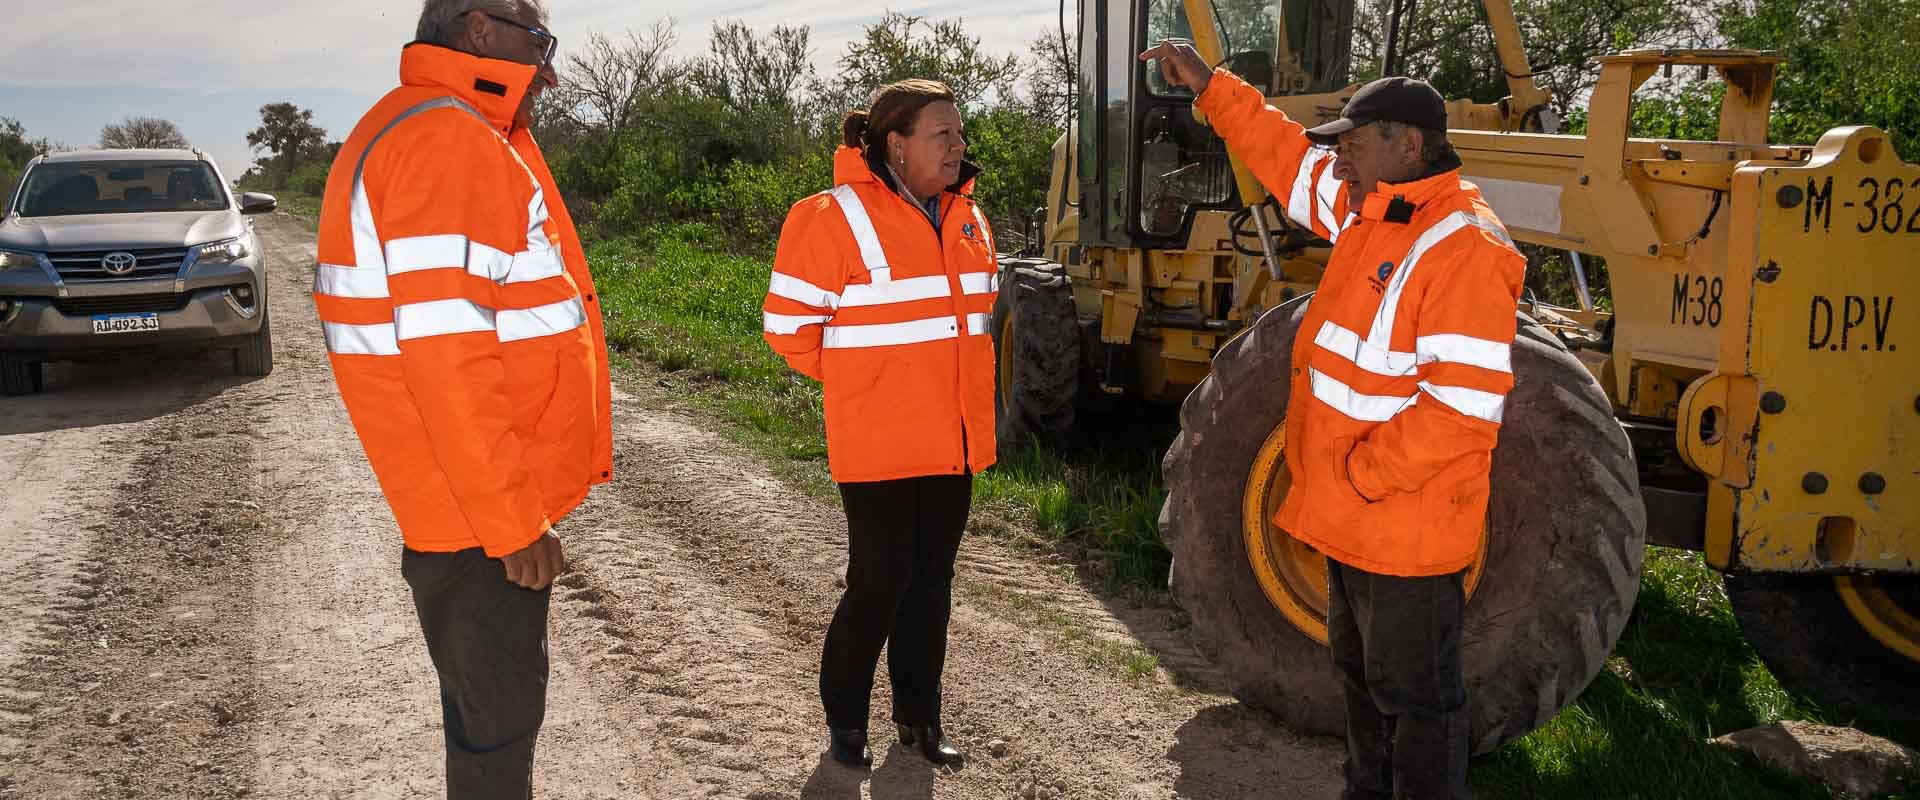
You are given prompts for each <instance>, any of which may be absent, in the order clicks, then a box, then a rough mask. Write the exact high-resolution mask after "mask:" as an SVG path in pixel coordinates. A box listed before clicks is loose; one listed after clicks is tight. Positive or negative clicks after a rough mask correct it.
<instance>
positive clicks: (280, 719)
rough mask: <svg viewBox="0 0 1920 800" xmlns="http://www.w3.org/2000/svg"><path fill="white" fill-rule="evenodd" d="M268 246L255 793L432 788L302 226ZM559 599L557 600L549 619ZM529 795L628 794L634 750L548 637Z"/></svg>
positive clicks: (420, 698) (434, 721) (573, 660)
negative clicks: (614, 732)
mask: <svg viewBox="0 0 1920 800" xmlns="http://www.w3.org/2000/svg"><path fill="white" fill-rule="evenodd" d="M262 233H263V236H264V237H265V238H266V242H267V245H268V249H269V250H270V251H271V252H273V253H275V254H276V257H275V258H276V265H277V266H279V267H280V270H279V272H278V275H279V276H280V278H281V279H280V280H277V281H276V283H275V290H276V291H277V292H278V301H279V305H278V307H277V310H276V312H275V314H276V317H275V321H276V325H277V329H276V337H277V338H276V345H277V348H278V352H277V353H276V355H275V359H276V371H275V375H274V377H275V378H276V379H278V380H280V381H281V382H282V388H281V390H280V391H279V392H278V393H277V394H276V395H275V396H272V397H268V398H262V401H261V408H260V413H261V415H262V423H261V428H262V431H263V432H264V433H265V434H266V436H267V439H268V440H269V441H272V442H274V443H275V445H274V447H272V448H270V449H269V450H268V451H267V452H264V453H262V454H261V457H260V459H259V464H258V466H259V471H260V477H261V481H262V483H263V486H264V487H265V492H266V493H267V494H268V495H269V496H271V497H273V498H274V502H273V503H272V504H271V505H270V506H269V507H268V510H267V514H268V518H269V520H270V521H271V525H272V527H273V528H274V529H275V531H276V532H277V535H276V536H275V537H274V539H273V540H272V541H270V542H267V543H264V546H263V547H262V549H261V551H260V552H259V553H258V554H257V556H256V561H255V564H254V568H253V575H252V578H253V580H252V594H253V604H254V607H255V609H256V613H255V615H254V622H253V626H252V629H251V630H250V632H249V639H250V641H251V643H252V648H253V652H254V654H255V657H256V663H257V664H258V667H257V669H258V673H257V676H256V681H257V684H258V685H259V687H260V689H259V692H258V701H259V702H258V705H259V706H260V708H261V716H262V726H261V728H260V730H259V731H258V733H257V734H256V735H255V736H253V737H252V743H251V747H252V754H251V755H252V760H253V765H254V780H255V782H256V784H257V787H258V794H259V796H263V797H272V798H276V800H278V799H279V798H287V799H288V800H301V799H304V798H315V799H316V800H317V799H318V798H334V797H342V798H356V800H357V799H358V798H428V797H442V796H444V795H445V790H444V788H443V783H442V775H443V753H444V745H443V743H442V740H441V735H440V705H439V701H438V700H439V688H438V683H437V680H436V678H435V676H434V673H433V666H432V662H431V660H430V659H429V658H428V657H427V650H426V642H425V640H424V639H422V638H421V634H420V628H419V623H418V620H417V618H416V617H415V615H414V610H413V604H412V596H411V594H410V593H409V591H408V589H407V587H406V582H405V581H404V580H403V579H402V578H401V576H400V553H401V544H400V536H399V532H398V530H397V529H396V528H395V526H394V522H393V516H392V513H391V512H390V511H389V510H388V508H387V505H386V501H385V498H384V496H383V495H382V494H381V493H380V488H379V484H378V482H377V481H376V480H375V479H374V476H373V471H372V469H371V468H370V467H369V466H368V465H367V462H366V458H365V455H364V453H363V451H362V449H361V447H360V443H359V439H358V438H357V436H356V435H355V434H354V431H353V428H352V424H351V422H350V420H349V419H348V417H347V414H346V409H345V407H344V406H343V405H342V404H341V402H340V399H339V393H338V391H337V390H336V389H335V386H334V382H333V376H332V372H331V368H330V366H329V364H328V362H327V356H326V348H325V346H324V344H323V343H322V341H321V339H320V335H319V328H320V326H319V322H318V320H317V319H316V318H315V317H314V314H313V309H312V305H311V303H310V302H309V301H308V300H307V298H306V296H305V294H306V291H307V288H308V287H309V286H310V285H311V281H312V275H313V272H312V265H313V255H314V244H313V237H312V234H309V233H306V232H305V231H302V230H300V229H298V228H297V227H295V226H294V225H293V223H292V222H291V221H290V220H286V218H285V217H278V218H276V224H274V225H271V226H267V225H263V226H262ZM560 611H561V608H560V606H559V604H558V603H557V602H556V604H555V607H554V612H555V616H556V618H557V617H558V616H559V614H560ZM549 644H550V647H551V650H552V661H553V665H552V670H551V674H550V677H549V686H548V713H547V724H546V726H545V728H544V729H543V731H542V733H541V739H540V747H539V749H538V751H537V754H536V757H537V759H538V765H537V769H538V772H537V773H536V774H537V776H538V785H539V786H540V787H541V791H540V794H541V796H542V797H551V798H569V799H573V798H577V799H579V800H587V799H588V798H594V799H599V798H608V799H611V798H639V797H643V796H642V795H636V794H635V793H633V792H631V791H629V790H628V789H629V787H630V786H631V785H632V784H633V783H634V782H635V779H634V778H633V777H632V775H631V772H632V770H633V764H634V762H635V759H634V757H633V755H632V754H631V753H629V752H628V751H626V750H625V749H623V748H622V747H621V745H622V740H620V739H619V738H618V737H610V736H608V735H607V732H606V730H605V725H606V720H605V718H606V717H607V712H606V711H605V710H604V709H602V708H599V707H597V706H595V705H593V704H592V702H591V696H590V693H589V692H588V691H587V689H586V686H585V684H586V681H587V675H586V674H584V672H583V670H582V669H580V667H579V664H580V663H581V660H580V659H579V658H577V657H576V656H575V654H574V652H573V648H572V645H571V643H562V642H559V641H552V640H550V642H549Z"/></svg>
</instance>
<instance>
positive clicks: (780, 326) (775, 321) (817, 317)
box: [760, 311, 833, 336]
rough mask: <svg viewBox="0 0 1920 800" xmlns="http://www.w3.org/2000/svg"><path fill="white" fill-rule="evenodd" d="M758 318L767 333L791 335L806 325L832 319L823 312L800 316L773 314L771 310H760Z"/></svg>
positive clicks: (822, 322) (818, 323)
mask: <svg viewBox="0 0 1920 800" xmlns="http://www.w3.org/2000/svg"><path fill="white" fill-rule="evenodd" d="M760 318H761V319H760V321H761V324H762V326H763V327H765V328H766V331H767V333H772V334H778V335H781V336H792V335H793V334H795V333H798V332H799V331H800V329H801V328H804V327H806V326H808V325H820V324H824V323H825V322H826V321H827V320H830V319H833V318H832V317H829V316H827V315H825V314H814V315H809V316H800V315H795V314H775V313H773V312H771V311H762V312H760Z"/></svg>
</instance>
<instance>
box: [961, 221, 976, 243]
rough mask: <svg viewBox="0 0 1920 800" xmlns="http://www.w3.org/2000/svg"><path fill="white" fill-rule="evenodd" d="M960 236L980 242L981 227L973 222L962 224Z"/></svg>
mask: <svg viewBox="0 0 1920 800" xmlns="http://www.w3.org/2000/svg"><path fill="white" fill-rule="evenodd" d="M960 235H961V236H965V237H967V238H969V239H972V240H974V241H976V242H977V241H980V226H978V225H975V224H973V223H971V222H967V223H962V224H961V225H960Z"/></svg>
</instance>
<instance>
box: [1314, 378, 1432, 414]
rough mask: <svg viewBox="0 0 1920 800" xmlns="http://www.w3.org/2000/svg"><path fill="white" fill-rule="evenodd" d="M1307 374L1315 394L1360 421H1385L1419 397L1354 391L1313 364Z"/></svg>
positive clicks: (1334, 407) (1321, 400) (1405, 408)
mask: <svg viewBox="0 0 1920 800" xmlns="http://www.w3.org/2000/svg"><path fill="white" fill-rule="evenodd" d="M1307 376H1308V378H1309V379H1311V381H1312V383H1313V396H1314V397H1316V398H1319V400H1320V402H1322V403H1326V404H1327V405H1329V406H1332V407H1333V410H1335V411H1338V412H1340V413H1342V414H1345V415H1347V416H1349V417H1352V418H1354V419H1357V420H1360V421H1361V422H1386V421H1387V420H1390V419H1393V418H1394V417H1395V416H1397V415H1398V414H1399V413H1400V412H1402V411H1405V410H1407V409H1408V408H1411V407H1412V406H1413V404H1414V403H1415V402H1416V401H1417V400H1418V398H1419V395H1414V396H1411V397H1398V396H1394V395H1372V394H1361V393H1359V392H1356V391H1354V390H1353V387H1351V386H1348V385H1346V384H1344V383H1341V382H1340V381H1338V380H1335V379H1334V378H1333V377H1331V376H1329V375H1327V374H1326V373H1324V372H1321V371H1320V370H1317V369H1314V368H1312V367H1308V368H1307ZM1423 385H1424V384H1423Z"/></svg>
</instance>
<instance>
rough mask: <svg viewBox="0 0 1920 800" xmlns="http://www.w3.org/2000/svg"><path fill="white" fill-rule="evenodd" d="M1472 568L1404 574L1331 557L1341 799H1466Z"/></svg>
mask: <svg viewBox="0 0 1920 800" xmlns="http://www.w3.org/2000/svg"><path fill="white" fill-rule="evenodd" d="M1464 578H1465V573H1454V574H1452V575H1436V576H1433V577H1424V578H1401V577H1396V576H1392V575H1379V574H1375V573H1371V572H1367V571H1365V570H1360V569H1355V568H1354V567H1350V566H1347V565H1344V564H1340V563H1338V562H1335V561H1331V560H1329V561H1328V562H1327V584H1328V587H1327V588H1328V589H1329V592H1330V595H1331V596H1330V597H1329V598H1328V599H1329V601H1330V602H1329V604H1328V609H1327V639H1328V643H1329V644H1330V645H1331V646H1332V648H1333V664H1334V666H1335V667H1336V668H1338V669H1339V670H1340V676H1341V679H1342V682H1343V683H1345V685H1346V695H1347V763H1346V778H1347V789H1346V792H1345V794H1343V795H1342V797H1344V798H1349V800H1373V799H1374V798H1381V799H1382V800H1384V798H1389V797H1391V798H1396V799H1398V798H1406V799H1407V800H1427V799H1428V798H1435V799H1436V800H1439V799H1445V798H1467V797H1471V796H1472V795H1471V793H1470V792H1469V791H1468V789H1467V744H1468V743H1467V735H1468V728H1467V726H1468V718H1467V707H1466V703H1467V686H1466V682H1465V681H1464V679H1463V678H1462V676H1461V668H1460V626H1461V615H1462V611H1463V609H1464V607H1465V602H1466V601H1465V598H1464V591H1463V583H1462V581H1463V580H1464Z"/></svg>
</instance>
